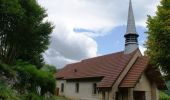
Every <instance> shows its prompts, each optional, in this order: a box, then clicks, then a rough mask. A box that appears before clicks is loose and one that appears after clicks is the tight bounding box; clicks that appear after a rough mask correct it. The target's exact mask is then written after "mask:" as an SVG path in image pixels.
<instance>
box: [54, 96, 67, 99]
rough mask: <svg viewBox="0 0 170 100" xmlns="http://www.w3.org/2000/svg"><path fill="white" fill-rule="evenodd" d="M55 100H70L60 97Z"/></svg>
mask: <svg viewBox="0 0 170 100" xmlns="http://www.w3.org/2000/svg"><path fill="white" fill-rule="evenodd" d="M55 100H70V99H67V98H65V97H61V96H57V97H55Z"/></svg>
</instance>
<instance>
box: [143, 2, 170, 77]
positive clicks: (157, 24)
mask: <svg viewBox="0 0 170 100" xmlns="http://www.w3.org/2000/svg"><path fill="white" fill-rule="evenodd" d="M157 8H158V9H157V10H158V11H157V13H156V16H153V17H151V16H148V20H147V27H148V32H147V35H148V40H147V42H146V47H147V51H146V54H147V55H148V56H149V57H150V59H151V64H153V65H154V66H156V67H158V68H160V69H161V70H162V71H164V73H165V74H166V75H167V76H170V0H161V4H160V5H159V6H158V7H157Z"/></svg>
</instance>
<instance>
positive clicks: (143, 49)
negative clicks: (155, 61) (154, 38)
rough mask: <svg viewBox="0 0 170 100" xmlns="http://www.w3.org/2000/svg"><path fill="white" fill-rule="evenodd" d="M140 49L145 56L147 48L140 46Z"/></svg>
mask: <svg viewBox="0 0 170 100" xmlns="http://www.w3.org/2000/svg"><path fill="white" fill-rule="evenodd" d="M139 49H140V51H141V53H142V55H144V52H145V51H146V48H145V47H144V46H141V45H139Z"/></svg>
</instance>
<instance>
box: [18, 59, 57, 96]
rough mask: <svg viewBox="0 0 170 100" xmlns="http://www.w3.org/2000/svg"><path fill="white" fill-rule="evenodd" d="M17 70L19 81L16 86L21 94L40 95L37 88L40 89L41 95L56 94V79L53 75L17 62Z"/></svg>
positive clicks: (25, 63) (30, 65)
mask: <svg viewBox="0 0 170 100" xmlns="http://www.w3.org/2000/svg"><path fill="white" fill-rule="evenodd" d="M15 70H16V71H17V74H18V79H19V81H18V83H17V84H16V86H17V87H18V90H20V92H21V93H26V92H27V91H29V92H34V93H37V94H39V91H38V90H37V88H40V89H41V92H40V93H41V95H44V94H46V93H47V92H50V93H51V94H54V91H55V78H54V76H53V75H52V74H51V73H49V72H46V71H42V70H39V69H37V68H36V66H34V65H32V64H29V63H27V62H22V61H18V62H17V64H16V65H15Z"/></svg>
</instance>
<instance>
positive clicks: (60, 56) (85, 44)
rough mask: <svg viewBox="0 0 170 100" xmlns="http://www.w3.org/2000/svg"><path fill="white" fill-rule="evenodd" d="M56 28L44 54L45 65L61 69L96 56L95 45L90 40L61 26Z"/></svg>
mask: <svg viewBox="0 0 170 100" xmlns="http://www.w3.org/2000/svg"><path fill="white" fill-rule="evenodd" d="M56 27H57V28H56V29H55V30H54V33H53V34H52V36H51V44H50V46H49V49H48V50H47V51H46V52H45V54H44V58H45V61H46V62H47V63H49V64H53V65H56V66H58V67H62V66H64V65H65V64H68V63H71V62H76V61H79V60H81V59H85V58H89V57H94V56H96V55H97V54H96V52H97V44H96V42H95V41H94V40H93V39H92V38H90V37H88V36H86V35H83V34H78V33H75V32H72V31H71V30H69V29H68V28H67V27H66V26H64V25H62V24H59V25H56Z"/></svg>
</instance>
